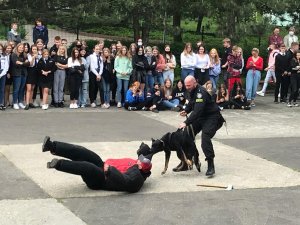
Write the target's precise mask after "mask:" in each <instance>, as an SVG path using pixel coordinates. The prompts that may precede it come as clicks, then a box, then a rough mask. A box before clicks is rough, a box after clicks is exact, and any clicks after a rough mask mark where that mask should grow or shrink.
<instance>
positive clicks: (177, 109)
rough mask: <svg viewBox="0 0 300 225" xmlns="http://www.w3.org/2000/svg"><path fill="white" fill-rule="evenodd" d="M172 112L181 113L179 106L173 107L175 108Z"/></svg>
mask: <svg viewBox="0 0 300 225" xmlns="http://www.w3.org/2000/svg"><path fill="white" fill-rule="evenodd" d="M171 111H173V112H179V111H180V107H178V106H176V107H173V108H171Z"/></svg>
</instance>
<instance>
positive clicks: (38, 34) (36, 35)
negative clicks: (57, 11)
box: [32, 27, 49, 46]
mask: <svg viewBox="0 0 300 225" xmlns="http://www.w3.org/2000/svg"><path fill="white" fill-rule="evenodd" d="M32 39H33V43H36V41H37V39H42V40H43V42H44V45H46V46H47V45H48V41H49V37H48V29H47V27H44V29H43V30H39V29H37V28H36V27H34V28H33V29H32Z"/></svg>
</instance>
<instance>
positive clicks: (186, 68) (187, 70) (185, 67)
mask: <svg viewBox="0 0 300 225" xmlns="http://www.w3.org/2000/svg"><path fill="white" fill-rule="evenodd" d="M180 63H181V79H182V80H184V79H185V78H186V77H187V76H188V75H193V76H194V70H195V64H196V58H195V55H194V53H193V49H192V44H191V43H186V44H185V47H184V50H183V52H182V53H181V55H180Z"/></svg>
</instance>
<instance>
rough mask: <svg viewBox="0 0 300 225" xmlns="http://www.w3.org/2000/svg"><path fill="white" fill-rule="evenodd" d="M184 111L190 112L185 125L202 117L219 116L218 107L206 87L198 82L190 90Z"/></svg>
mask: <svg viewBox="0 0 300 225" xmlns="http://www.w3.org/2000/svg"><path fill="white" fill-rule="evenodd" d="M185 111H186V112H187V113H190V112H192V113H191V115H190V116H189V117H188V118H187V119H186V121H185V123H186V125H190V124H192V123H193V122H195V121H197V120H198V119H200V120H201V119H203V118H208V117H214V116H216V117H219V116H220V109H219V107H218V105H217V104H216V102H215V100H214V99H213V97H212V96H211V95H210V94H209V93H208V92H207V91H206V89H205V88H204V87H202V86H201V85H199V84H198V85H197V87H196V88H195V89H194V90H193V91H192V92H191V96H190V101H189V104H188V105H187V107H186V108H185Z"/></svg>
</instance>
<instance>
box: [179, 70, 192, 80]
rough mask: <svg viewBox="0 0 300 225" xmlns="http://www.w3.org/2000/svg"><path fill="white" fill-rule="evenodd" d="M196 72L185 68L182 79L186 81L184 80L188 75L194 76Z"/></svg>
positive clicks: (182, 71)
mask: <svg viewBox="0 0 300 225" xmlns="http://www.w3.org/2000/svg"><path fill="white" fill-rule="evenodd" d="M194 74H195V72H194V70H192V69H185V68H181V79H182V80H183V81H184V79H185V78H186V77H187V76H188V75H192V76H194Z"/></svg>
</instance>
